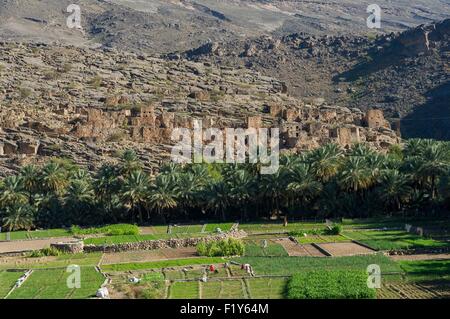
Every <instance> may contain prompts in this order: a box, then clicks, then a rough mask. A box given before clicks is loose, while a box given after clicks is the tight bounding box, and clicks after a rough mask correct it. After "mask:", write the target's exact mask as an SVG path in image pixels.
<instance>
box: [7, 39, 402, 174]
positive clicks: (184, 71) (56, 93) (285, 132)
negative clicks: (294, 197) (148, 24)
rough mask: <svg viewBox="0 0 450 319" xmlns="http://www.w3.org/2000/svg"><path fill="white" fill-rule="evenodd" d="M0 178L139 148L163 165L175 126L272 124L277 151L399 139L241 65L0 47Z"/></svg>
mask: <svg viewBox="0 0 450 319" xmlns="http://www.w3.org/2000/svg"><path fill="white" fill-rule="evenodd" d="M0 50H1V52H2V53H3V54H2V55H1V56H0V168H1V169H0V174H2V175H3V174H7V172H8V171H9V170H16V169H18V168H19V167H20V166H21V165H24V164H26V163H30V162H41V161H44V160H46V159H48V158H50V157H53V156H57V157H66V158H69V159H71V160H73V161H74V162H76V163H78V164H81V165H84V166H87V167H89V168H95V167H98V166H100V165H102V164H104V163H107V162H114V161H116V160H117V156H118V155H119V154H120V151H121V150H124V149H125V148H133V149H135V150H137V152H138V154H139V156H140V157H141V159H143V160H144V162H145V163H146V166H147V168H149V169H151V168H156V167H158V165H159V163H160V161H163V160H168V158H169V155H170V151H171V146H172V145H173V144H174V141H171V139H170V137H171V133H172V131H173V129H174V128H177V127H180V128H192V127H193V119H199V120H201V121H202V123H203V127H205V128H208V127H214V128H219V129H225V128H228V127H231V128H248V127H254V128H259V127H268V128H269V127H278V128H280V131H281V141H280V143H281V148H282V149H284V151H297V150H304V149H312V148H315V147H318V146H319V145H322V144H325V143H330V142H336V143H338V144H340V145H342V147H349V146H350V145H351V144H353V143H357V142H367V143H369V144H370V145H372V146H373V147H374V148H377V149H385V150H386V149H388V148H389V147H390V146H391V145H392V144H395V143H398V142H399V138H398V136H397V135H396V133H395V132H394V131H392V130H391V129H390V127H389V124H388V123H387V122H386V121H385V120H384V119H383V114H382V112H379V111H377V110H372V111H370V112H368V113H367V114H364V113H363V112H361V111H360V110H358V109H348V108H345V107H341V106H336V105H329V104H327V103H326V102H325V101H324V100H323V99H304V100H301V99H297V98H293V97H290V96H288V95H287V94H286V86H285V84H284V83H283V82H280V81H279V80H276V79H274V78H271V77H267V76H263V75H261V74H260V73H258V72H256V71H251V70H248V69H246V68H229V67H225V66H221V67H217V66H214V65H212V64H210V63H209V62H205V63H195V62H189V61H186V60H180V61H166V60H163V59H159V58H154V57H151V56H148V55H145V54H134V53H127V52H124V51H116V50H112V49H88V48H77V47H74V46H59V45H46V44H20V43H12V42H0Z"/></svg>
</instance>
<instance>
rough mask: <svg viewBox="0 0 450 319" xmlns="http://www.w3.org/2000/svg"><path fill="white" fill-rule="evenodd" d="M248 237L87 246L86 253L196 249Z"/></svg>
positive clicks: (236, 233)
mask: <svg viewBox="0 0 450 319" xmlns="http://www.w3.org/2000/svg"><path fill="white" fill-rule="evenodd" d="M244 237H247V233H246V232H244V231H242V230H232V231H229V232H226V233H223V234H217V235H213V236H207V237H198V238H172V239H161V240H146V241H140V242H135V243H123V244H111V245H101V246H96V245H85V246H84V252H87V253H90V252H105V253H112V252H122V251H133V250H155V249H161V248H181V247H195V246H197V244H198V243H200V242H211V241H219V240H223V239H227V238H235V239H241V238H244Z"/></svg>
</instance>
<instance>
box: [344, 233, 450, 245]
mask: <svg viewBox="0 0 450 319" xmlns="http://www.w3.org/2000/svg"><path fill="white" fill-rule="evenodd" d="M343 234H344V235H345V236H347V237H349V238H351V239H353V240H357V241H359V242H362V243H364V244H366V245H368V246H370V247H372V248H374V249H376V250H396V249H409V248H436V247H450V242H446V241H439V240H435V239H431V238H424V237H420V236H417V235H414V234H410V233H407V232H405V231H402V230H386V231H385V230H379V231H377V230H375V231H364V230H357V231H345V232H344V233H343Z"/></svg>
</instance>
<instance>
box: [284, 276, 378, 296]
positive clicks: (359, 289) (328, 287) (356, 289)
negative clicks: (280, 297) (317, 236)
mask: <svg viewBox="0 0 450 319" xmlns="http://www.w3.org/2000/svg"><path fill="white" fill-rule="evenodd" d="M287 296H288V298H289V299H373V298H375V297H376V292H375V289H371V288H369V287H367V274H366V273H365V272H364V271H346V270H322V271H317V270H313V271H308V272H303V273H300V274H295V275H293V276H292V278H291V280H290V281H289V283H288V287H287Z"/></svg>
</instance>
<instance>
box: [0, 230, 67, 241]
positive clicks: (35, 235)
mask: <svg viewBox="0 0 450 319" xmlns="http://www.w3.org/2000/svg"><path fill="white" fill-rule="evenodd" d="M70 236H72V233H71V232H70V231H69V230H66V229H46V230H34V231H14V232H10V240H24V239H41V238H52V237H70ZM1 240H7V235H6V232H2V233H0V241H1Z"/></svg>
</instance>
